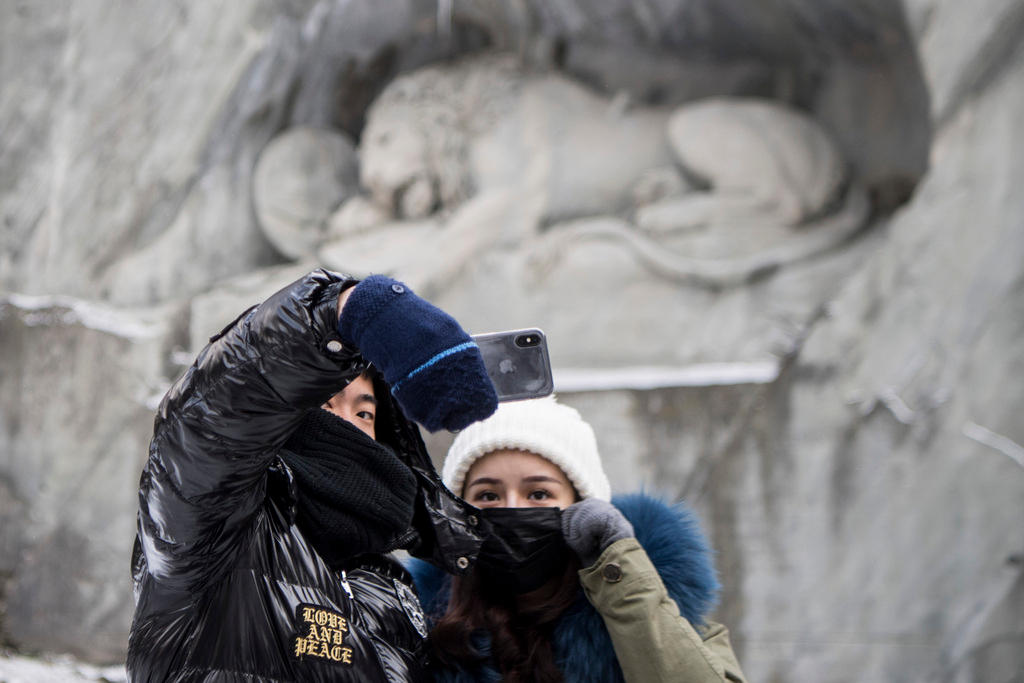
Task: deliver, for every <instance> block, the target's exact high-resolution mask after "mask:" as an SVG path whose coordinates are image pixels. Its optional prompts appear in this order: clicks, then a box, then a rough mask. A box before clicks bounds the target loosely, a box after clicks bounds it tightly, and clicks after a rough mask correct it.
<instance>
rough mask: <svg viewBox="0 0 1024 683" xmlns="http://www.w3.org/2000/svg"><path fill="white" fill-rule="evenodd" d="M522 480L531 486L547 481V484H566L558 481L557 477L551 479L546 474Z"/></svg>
mask: <svg viewBox="0 0 1024 683" xmlns="http://www.w3.org/2000/svg"><path fill="white" fill-rule="evenodd" d="M522 480H523V481H525V482H529V483H531V484H533V483H536V482H538V481H547V482H552V483H554V484H561V485H562V486H564V485H565V483H564V482H563V481H562V480H561V479H556V478H555V477H549V476H547V475H546V474H535V475H534V476H532V477H523V479H522Z"/></svg>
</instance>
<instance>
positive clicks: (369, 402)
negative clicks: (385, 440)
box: [321, 375, 377, 439]
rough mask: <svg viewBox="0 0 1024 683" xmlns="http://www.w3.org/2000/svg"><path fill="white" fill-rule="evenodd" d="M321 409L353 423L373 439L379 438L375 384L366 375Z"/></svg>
mask: <svg viewBox="0 0 1024 683" xmlns="http://www.w3.org/2000/svg"><path fill="white" fill-rule="evenodd" d="M321 407H322V408H323V409H324V410H326V411H328V412H332V413H334V414H335V415H337V416H338V417H340V418H341V419H343V420H346V421H348V422H351V423H352V424H354V425H355V426H356V427H358V428H359V429H361V430H363V432H364V433H366V434H367V435H368V436H369V437H370V438H371V439H376V438H377V432H376V429H375V424H376V419H377V398H376V397H375V396H374V393H373V382H372V381H370V378H369V377H367V376H366V375H359V377H357V378H355V379H354V380H352V381H351V382H350V383H349V385H348V386H347V387H345V388H344V389H343V390H341V391H339V392H338V393H336V394H335V395H334V396H331V398H330V399H329V400H328V401H327V403H325V404H323V406H321Z"/></svg>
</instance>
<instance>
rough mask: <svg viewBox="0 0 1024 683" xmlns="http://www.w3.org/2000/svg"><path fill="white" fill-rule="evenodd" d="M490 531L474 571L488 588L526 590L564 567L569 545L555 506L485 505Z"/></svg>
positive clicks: (482, 514)
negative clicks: (500, 506)
mask: <svg viewBox="0 0 1024 683" xmlns="http://www.w3.org/2000/svg"><path fill="white" fill-rule="evenodd" d="M480 516H481V517H482V518H483V519H485V520H487V521H489V522H490V524H491V527H492V529H491V535H490V536H488V537H487V539H486V540H485V541H484V544H483V545H482V546H481V547H480V555H479V556H478V557H477V561H476V574H477V576H478V577H479V578H480V581H481V583H482V585H483V586H484V587H485V588H486V589H488V590H491V591H501V592H505V593H514V594H516V595H519V594H522V593H529V592H530V591H533V590H536V589H538V588H540V587H541V586H543V585H544V584H545V583H546V582H547V581H548V580H549V579H551V578H553V577H555V576H556V575H558V574H559V573H560V572H562V571H563V570H564V569H565V565H566V563H567V562H568V561H569V557H570V555H569V547H568V546H567V545H566V544H565V539H564V537H563V536H562V511H561V510H560V509H558V508H547V507H542V508H484V509H483V510H481V511H480Z"/></svg>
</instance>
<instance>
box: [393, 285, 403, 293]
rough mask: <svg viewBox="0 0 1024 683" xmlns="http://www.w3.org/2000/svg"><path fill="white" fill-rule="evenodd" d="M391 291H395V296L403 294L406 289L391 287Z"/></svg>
mask: <svg viewBox="0 0 1024 683" xmlns="http://www.w3.org/2000/svg"><path fill="white" fill-rule="evenodd" d="M391 291H393V292H394V293H395V294H401V293H402V292H404V291H405V287H403V286H402V285H391Z"/></svg>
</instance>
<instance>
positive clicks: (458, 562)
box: [455, 557, 469, 569]
mask: <svg viewBox="0 0 1024 683" xmlns="http://www.w3.org/2000/svg"><path fill="white" fill-rule="evenodd" d="M455 565H456V566H457V567H458V568H459V569H465V568H466V567H468V566H469V560H467V559H466V558H465V557H460V558H459V559H457V560H455Z"/></svg>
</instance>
